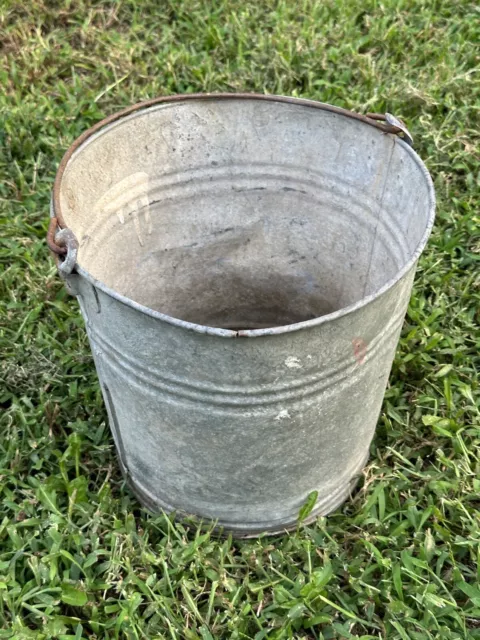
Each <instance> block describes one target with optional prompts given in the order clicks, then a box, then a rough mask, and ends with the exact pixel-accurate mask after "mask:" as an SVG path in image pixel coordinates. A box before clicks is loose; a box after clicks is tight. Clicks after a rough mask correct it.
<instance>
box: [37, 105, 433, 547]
mask: <svg viewBox="0 0 480 640" xmlns="http://www.w3.org/2000/svg"><path fill="white" fill-rule="evenodd" d="M401 138H403V139H401ZM409 142H411V139H410V136H409V134H408V131H407V130H406V129H405V128H404V126H403V124H402V123H401V122H399V121H397V120H395V119H394V118H393V117H392V116H389V115H387V116H385V117H383V118H382V119H381V120H380V119H379V117H378V116H372V115H371V116H361V115H358V114H353V113H350V112H348V111H345V110H342V109H338V108H335V107H332V106H330V105H326V104H321V103H317V102H312V101H308V100H298V99H292V98H284V97H275V96H257V95H230V94H220V95H218V94H217V95H186V96H174V97H170V98H161V99H157V100H152V101H150V102H147V103H143V104H141V105H135V106H134V107H131V108H129V109H126V110H125V111H123V112H121V113H119V114H115V115H114V116H112V117H110V118H107V119H106V120H104V121H103V122H100V123H99V124H98V125H96V126H95V127H93V129H91V130H89V131H87V132H86V133H85V134H83V135H82V136H81V137H80V138H79V139H78V140H77V141H76V143H75V144H74V145H73V146H72V147H71V148H70V150H69V151H68V152H67V154H66V156H65V157H64V159H63V161H62V163H61V166H60V168H59V171H58V174H57V177H56V181H55V186H54V191H53V199H52V214H51V215H52V221H51V226H50V231H49V238H48V239H49V245H50V247H51V249H52V250H53V251H55V253H57V254H59V268H60V271H61V273H62V275H63V276H64V277H65V279H66V282H67V284H68V287H69V288H70V290H71V291H72V292H74V293H75V294H76V295H77V296H78V300H79V302H80V307H81V310H82V314H83V317H84V318H85V323H86V327H87V332H88V336H89V339H90V343H91V346H92V351H93V355H94V359H95V364H96V367H97V371H98V376H99V379H100V384H101V387H102V391H103V397H104V399H105V403H106V405H107V409H108V415H109V420H110V426H111V429H112V433H113V436H114V439H115V443H116V446H117V450H118V455H119V458H120V464H121V467H122V470H123V472H124V474H125V476H126V477H127V478H128V480H129V482H130V484H131V486H132V488H133V490H134V491H135V493H136V494H137V496H138V498H139V499H140V501H141V502H142V503H143V504H144V505H146V506H147V507H149V508H151V509H154V510H160V509H164V510H166V511H176V512H177V513H179V514H195V515H197V516H199V517H201V518H207V519H212V520H215V521H216V522H217V523H218V525H219V526H222V527H224V528H225V529H227V530H230V531H232V532H234V533H235V534H236V535H239V536H242V535H245V536H246V535H256V534H257V533H259V532H263V531H270V532H278V531H282V530H284V529H288V528H290V527H292V526H295V523H296V519H297V515H298V512H299V509H300V508H301V506H302V504H303V503H304V501H305V500H306V498H307V496H309V495H310V494H311V493H312V492H318V496H317V501H316V504H315V507H314V509H313V511H312V513H311V515H310V518H314V517H315V516H317V515H318V514H327V513H329V512H330V511H332V510H333V509H335V508H336V507H338V505H340V503H341V502H342V501H343V500H345V498H347V497H348V495H349V493H350V492H351V490H352V487H353V485H354V484H355V482H356V480H357V478H358V476H359V474H360V473H361V471H362V467H363V465H364V464H365V461H366V459H367V456H368V451H369V445H370V442H371V440H372V437H373V434H374V431H375V426H376V423H377V419H378V416H379V412H380V408H381V404H382V399H383V394H384V390H385V386H386V383H387V378H388V375H389V371H390V367H391V364H392V359H393V357H394V353H395V348H396V345H397V341H398V338H399V333H400V330H401V327H402V322H403V318H404V314H405V311H406V308H407V304H408V300H409V297H410V292H411V287H412V281H413V277H414V273H415V266H416V263H417V260H418V257H419V256H420V253H421V252H422V250H423V248H424V246H425V243H426V242H427V239H428V236H429V234H430V231H431V228H432V224H433V219H434V191H433V186H432V181H431V179H430V176H429V174H428V172H427V170H426V169H425V166H424V165H423V163H422V162H421V160H420V159H419V157H418V156H417V155H416V153H415V152H414V151H413V150H412V148H411V146H409ZM77 252H78V253H77Z"/></svg>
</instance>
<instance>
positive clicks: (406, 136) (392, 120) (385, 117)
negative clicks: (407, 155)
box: [365, 113, 413, 147]
mask: <svg viewBox="0 0 480 640" xmlns="http://www.w3.org/2000/svg"><path fill="white" fill-rule="evenodd" d="M365 115H366V117H367V118H370V120H375V121H376V122H379V121H380V122H386V123H387V124H388V125H390V126H391V127H392V130H391V133H396V134H397V135H398V134H401V137H402V140H405V142H406V143H407V144H408V145H410V146H411V147H412V146H413V136H412V134H411V133H410V131H409V130H408V129H407V127H406V126H405V123H404V122H403V121H402V120H400V119H399V118H396V117H395V116H392V114H391V113H367V114H365Z"/></svg>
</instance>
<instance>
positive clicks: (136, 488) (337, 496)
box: [119, 454, 369, 539]
mask: <svg viewBox="0 0 480 640" xmlns="http://www.w3.org/2000/svg"><path fill="white" fill-rule="evenodd" d="M368 458H369V456H368V454H367V456H366V457H365V458H364V459H363V460H362V462H361V464H360V465H358V467H357V468H355V470H354V472H353V473H352V475H351V477H350V478H349V479H348V480H347V481H346V482H343V483H342V484H341V485H340V486H339V487H337V488H336V489H335V491H333V492H332V493H331V494H330V495H329V496H327V497H326V498H324V499H323V500H321V501H320V502H319V503H318V504H317V505H316V507H315V508H314V509H313V511H312V512H311V513H310V515H309V516H308V517H307V518H306V519H305V520H303V521H302V523H301V524H302V525H307V524H310V523H312V522H314V521H315V520H316V519H317V518H318V517H320V516H327V515H329V514H330V513H332V512H333V511H335V510H336V509H338V507H339V506H340V505H341V504H343V503H344V502H345V501H346V500H347V499H348V498H349V497H350V496H351V494H352V491H353V490H354V488H355V486H356V485H357V483H358V481H359V479H360V476H361V472H362V469H363V468H364V467H365V465H366V464H367V461H368ZM119 462H120V467H121V470H122V474H123V476H124V477H125V479H126V481H127V484H128V486H129V487H130V489H131V490H132V492H133V493H134V495H135V497H136V498H137V499H138V500H139V502H140V503H141V504H142V505H143V506H144V507H145V508H146V509H148V510H149V511H151V512H152V513H159V512H160V511H163V512H165V513H167V514H169V513H175V517H176V519H178V520H182V519H184V518H192V517H193V518H197V519H198V520H199V522H200V521H203V522H211V520H210V519H209V518H201V517H200V516H198V515H196V514H188V513H185V512H183V511H181V510H180V509H175V508H174V507H173V506H172V505H169V504H166V503H164V502H163V501H161V500H159V499H158V498H157V497H154V496H153V495H152V494H151V493H150V491H148V490H147V489H145V488H144V487H143V486H142V484H141V483H139V482H138V481H136V480H134V479H133V478H132V477H131V476H130V474H129V473H127V472H126V470H125V468H124V466H123V464H122V463H121V461H119ZM297 527H298V521H297V520H290V521H286V522H285V523H283V524H281V523H275V524H272V525H269V524H268V523H267V522H265V523H258V524H257V523H251V525H249V526H241V525H238V526H237V525H232V524H231V523H230V524H227V523H226V524H222V523H221V522H220V523H219V524H218V525H217V526H215V527H214V532H215V533H217V534H218V535H221V536H226V535H229V534H231V535H232V536H233V537H234V538H238V539H241V538H243V539H245V538H256V537H258V536H260V535H262V534H266V535H271V536H273V535H281V534H284V533H287V532H289V531H294V530H295V529H296V528H297Z"/></svg>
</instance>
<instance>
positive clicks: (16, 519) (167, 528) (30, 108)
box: [0, 0, 480, 640]
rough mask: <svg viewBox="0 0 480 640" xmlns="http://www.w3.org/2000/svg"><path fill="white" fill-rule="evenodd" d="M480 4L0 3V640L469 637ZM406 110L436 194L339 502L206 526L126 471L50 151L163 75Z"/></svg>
mask: <svg viewBox="0 0 480 640" xmlns="http://www.w3.org/2000/svg"><path fill="white" fill-rule="evenodd" d="M479 42H480V10H479V8H478V5H476V3H475V2H473V1H472V2H467V1H465V0H458V1H457V2H453V1H452V0H449V1H447V0H444V1H442V0H384V1H383V2H380V1H378V0H365V1H364V2H362V3H359V2H354V1H353V0H337V1H335V0H325V1H320V0H317V1H315V0H297V1H294V0H290V1H287V0H283V1H279V2H273V0H257V1H253V0H223V1H221V0H220V1H216V0H215V1H208V0H169V1H168V0H123V1H120V2H111V1H110V2H85V0H64V1H63V2H62V1H60V0H55V1H54V0H36V1H35V2H20V1H19V0H2V1H1V3H0V89H1V90H0V218H1V224H2V227H1V228H2V232H1V234H2V240H3V243H2V247H1V249H0V251H1V254H0V255H1V263H2V277H1V295H0V298H1V302H0V305H1V306H0V308H1V328H0V340H1V348H2V355H3V357H2V364H1V381H2V382H1V389H0V402H1V406H2V415H1V426H0V428H1V435H0V490H1V501H0V638H11V639H18V640H23V639H27V638H35V639H38V640H46V639H50V638H55V639H59V640H67V639H68V640H74V639H76V640H81V639H86V638H92V639H93V638H96V639H100V638H102V639H103V638H105V639H114V638H115V639H117V638H118V639H124V638H125V639H128V640H139V639H143V638H146V639H160V638H166V639H171V640H175V639H181V638H186V639H187V640H194V639H197V638H200V639H202V640H211V639H217V638H222V639H223V638H225V639H230V638H232V639H237V638H238V639H241V638H252V639H255V640H261V639H262V638H268V639H275V640H280V639H283V638H312V639H313V638H317V639H323V638H324V639H331V638H363V639H367V638H372V639H373V638H388V639H389V640H409V639H414V640H416V639H418V640H424V639H427V638H432V639H437V638H440V639H452V640H453V639H458V640H464V639H469V638H480V585H479V583H480V564H479V559H480V546H479V543H480V530H479V526H480V497H479V495H480V477H479V470H480V449H479V444H480V430H479V422H480V421H479V409H478V404H479V403H478V399H479V392H478V379H477V373H478V368H479V355H478V348H479V343H480V336H479V330H478V321H479V319H480V313H479V307H480V305H479V303H480V289H479V285H480V276H479V266H480V262H479V261H480V231H479V222H480V218H479V215H478V206H479V200H480V145H479V129H480V117H479V109H480V75H479V61H480V57H479V48H478V43H479ZM201 91H232V92H235V91H256V92H260V93H264V92H266V93H278V94H285V95H293V96H302V97H309V98H313V99H318V100H321V101H324V102H330V103H333V104H336V105H338V106H341V107H346V108H348V109H352V110H355V111H359V112H362V113H365V112H367V111H377V112H385V111H389V112H391V113H394V114H395V115H397V116H399V117H402V118H403V119H404V120H405V121H406V122H407V123H408V126H409V128H410V130H411V131H412V133H413V136H414V138H415V148H416V150H417V151H418V153H419V154H420V156H421V157H422V158H423V159H424V160H425V162H426V164H427V166H428V168H429V170H430V172H431V173H432V176H433V178H434V182H435V187H436V191H437V197H438V214H437V221H436V225H435V229H434V232H433V235H432V238H431V240H430V242H429V245H428V248H427V250H426V251H425V253H424V255H423V256H422V259H421V261H420V265H419V269H418V273H417V279H416V284H415V288H414V292H413V296H412V300H411V304H410V307H409V311H408V314H407V318H406V320H405V324H404V329H403V334H402V339H401V342H400V345H399V348H398V351H397V355H396V358H395V362H394V365H393V370H392V374H391V377H390V384H389V387H388V389H387V392H386V396H385V402H384V406H383V412H382V415H381V418H380V421H379V424H378V429H377V434H376V437H375V440H374V442H373V445H372V448H371V458H370V462H369V464H368V466H367V468H366V469H365V471H364V478H363V481H362V482H361V483H360V487H359V489H358V491H357V492H356V494H355V495H354V496H353V499H352V500H351V501H349V502H347V503H346V504H345V505H344V506H343V507H342V508H341V509H339V510H338V511H337V512H335V513H334V514H332V515H331V516H329V517H328V518H320V519H318V521H317V522H316V523H314V524H313V525H310V526H306V527H299V529H298V531H297V532H296V533H294V534H291V535H285V536H281V537H277V538H268V537H266V538H261V539H257V540H251V541H243V542H239V541H235V540H232V539H231V538H227V539H218V538H216V537H215V536H213V535H212V534H211V530H210V529H208V528H207V529H205V528H203V529H199V528H198V527H196V526H195V524H194V523H190V524H188V523H184V524H178V523H175V522H173V520H171V519H169V518H168V517H166V516H156V517H153V516H152V515H150V514H148V513H147V512H146V511H144V510H142V509H141V508H140V507H139V505H138V503H137V501H136V500H135V498H134V497H133V496H132V494H131V492H130V490H129V489H128V488H127V487H126V486H125V485H124V483H123V481H122V478H121V475H120V471H119V468H118V465H117V460H116V454H115V451H114V447H113V442H112V438H111V435H110V432H109V429H108V426H107V425H106V412H105V409H104V405H103V402H102V399H101V395H100V390H99V386H98V382H97V378H96V374H95V371H94V366H93V361H92V358H91V355H90V351H89V346H88V342H87V338H86V335H85V330H84V326H83V321H82V319H81V316H80V313H79V309H78V305H77V302H76V300H75V299H74V298H71V297H69V295H68V294H67V293H66V291H65V289H64V287H63V286H62V283H61V281H60V278H59V277H58V275H57V273H56V269H55V266H54V263H53V261H52V258H51V256H50V255H49V253H48V251H47V248H46V244H45V240H44V236H45V233H46V229H47V222H48V206H49V197H50V190H51V187H52V182H53V179H54V175H55V171H56V166H57V165H58V162H59V161H60V158H61V156H62V154H63V152H64V151H65V149H66V148H67V147H68V146H69V145H70V143H71V142H72V141H73V140H74V138H75V137H77V136H78V135H79V134H80V133H81V132H82V131H84V130H85V129H86V128H87V127H89V126H91V125H92V124H94V123H95V122H96V121H97V120H99V119H101V118H102V117H104V116H106V115H108V114H110V113H112V112H114V111H116V110H118V109H120V108H122V107H124V106H127V105H129V104H131V103H135V102H138V101H140V100H142V99H147V98H150V97H154V96H157V95H166V94H173V93H184V92H201Z"/></svg>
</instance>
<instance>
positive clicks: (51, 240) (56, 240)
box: [47, 216, 78, 276]
mask: <svg viewBox="0 0 480 640" xmlns="http://www.w3.org/2000/svg"><path fill="white" fill-rule="evenodd" d="M47 244H48V247H49V249H50V250H51V251H52V252H53V253H54V255H55V262H56V264H57V267H58V270H59V271H60V274H61V275H63V276H67V275H69V274H71V273H72V271H73V269H74V268H75V264H76V262H77V254H78V241H77V238H76V237H75V234H74V233H73V231H72V230H71V229H68V228H64V229H61V228H60V227H59V225H58V220H57V218H56V217H54V216H53V217H52V218H51V219H50V224H49V225H48V232H47Z"/></svg>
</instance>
